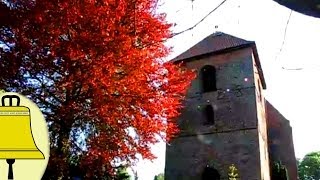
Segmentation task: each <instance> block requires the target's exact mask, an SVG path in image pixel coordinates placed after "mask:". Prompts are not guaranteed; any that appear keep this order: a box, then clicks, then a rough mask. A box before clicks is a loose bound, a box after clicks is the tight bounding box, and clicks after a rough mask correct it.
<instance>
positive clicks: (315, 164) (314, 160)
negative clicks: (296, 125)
mask: <svg viewBox="0 0 320 180" xmlns="http://www.w3.org/2000/svg"><path fill="white" fill-rule="evenodd" d="M298 169H299V179H300V180H314V179H320V151H318V152H311V153H309V154H307V155H305V156H304V158H303V159H302V161H301V162H300V163H299V166H298Z"/></svg>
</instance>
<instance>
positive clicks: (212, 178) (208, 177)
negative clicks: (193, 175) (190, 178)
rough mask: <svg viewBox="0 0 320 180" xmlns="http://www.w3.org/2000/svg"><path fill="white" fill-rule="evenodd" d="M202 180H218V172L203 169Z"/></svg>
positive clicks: (211, 169)
mask: <svg viewBox="0 0 320 180" xmlns="http://www.w3.org/2000/svg"><path fill="white" fill-rule="evenodd" d="M201 179H202V180H220V174H219V172H218V171H217V170H216V169H215V168H212V167H208V166H207V167H205V168H204V171H203V173H202V178H201Z"/></svg>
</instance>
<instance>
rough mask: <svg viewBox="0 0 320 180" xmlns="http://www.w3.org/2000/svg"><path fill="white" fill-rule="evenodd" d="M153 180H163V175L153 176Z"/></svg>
mask: <svg viewBox="0 0 320 180" xmlns="http://www.w3.org/2000/svg"><path fill="white" fill-rule="evenodd" d="M153 180H164V174H163V173H160V174H158V175H156V176H154V179H153Z"/></svg>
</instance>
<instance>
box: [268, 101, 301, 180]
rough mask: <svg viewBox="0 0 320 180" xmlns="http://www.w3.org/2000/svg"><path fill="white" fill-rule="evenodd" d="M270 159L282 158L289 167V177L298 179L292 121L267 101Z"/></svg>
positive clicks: (293, 179) (294, 179)
mask: <svg viewBox="0 0 320 180" xmlns="http://www.w3.org/2000/svg"><path fill="white" fill-rule="evenodd" d="M266 106H267V108H266V109H267V119H268V121H267V122H268V139H269V152H270V161H271V162H273V161H278V160H280V161H281V162H282V163H283V164H284V165H285V166H286V168H287V170H288V174H289V179H290V180H297V176H298V172H297V171H298V169H297V164H296V156H295V152H294V146H293V139H292V128H291V126H290V122H289V121H288V120H287V119H286V118H285V117H284V116H283V115H282V114H281V113H280V112H279V111H278V110H277V109H276V108H275V107H273V105H272V104H271V103H270V102H268V101H267V102H266Z"/></svg>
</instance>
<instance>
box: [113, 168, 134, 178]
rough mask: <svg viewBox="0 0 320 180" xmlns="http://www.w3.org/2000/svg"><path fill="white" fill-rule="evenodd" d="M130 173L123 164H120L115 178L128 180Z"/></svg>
mask: <svg viewBox="0 0 320 180" xmlns="http://www.w3.org/2000/svg"><path fill="white" fill-rule="evenodd" d="M130 179H131V178H130V175H129V173H128V171H127V168H126V167H124V166H120V167H119V168H118V169H117V174H116V178H115V180H130Z"/></svg>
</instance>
